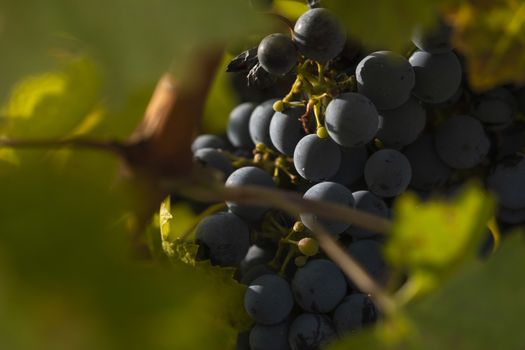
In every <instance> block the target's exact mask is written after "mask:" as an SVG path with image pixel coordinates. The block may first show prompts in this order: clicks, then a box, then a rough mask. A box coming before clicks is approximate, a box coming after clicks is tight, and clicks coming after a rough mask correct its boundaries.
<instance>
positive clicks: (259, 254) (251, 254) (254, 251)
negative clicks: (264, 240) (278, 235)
mask: <svg viewBox="0 0 525 350" xmlns="http://www.w3.org/2000/svg"><path fill="white" fill-rule="evenodd" d="M274 255H275V247H274V246H271V245H269V244H266V245H265V244H261V243H256V244H252V245H251V246H250V248H248V251H247V252H246V256H244V258H243V259H242V261H241V273H245V272H246V271H248V270H249V269H251V268H252V267H254V266H256V265H260V264H265V263H267V262H268V261H270V260H272V258H273V257H274Z"/></svg>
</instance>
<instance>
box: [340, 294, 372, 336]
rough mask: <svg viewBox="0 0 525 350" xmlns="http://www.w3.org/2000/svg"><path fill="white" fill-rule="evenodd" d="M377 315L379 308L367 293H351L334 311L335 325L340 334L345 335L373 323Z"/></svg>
mask: <svg viewBox="0 0 525 350" xmlns="http://www.w3.org/2000/svg"><path fill="white" fill-rule="evenodd" d="M377 316H378V312H377V309H376V307H375V305H374V303H373V302H372V300H370V298H369V297H368V296H367V295H366V294H362V293H354V294H350V295H349V296H347V297H346V298H344V299H343V302H342V303H341V304H339V306H338V307H337V308H336V309H335V311H334V317H333V321H334V327H335V329H336V331H337V333H338V334H339V336H344V335H346V334H347V333H349V332H355V331H358V330H360V329H361V328H363V327H366V326H368V325H370V324H373V323H374V322H375V321H376V320H377Z"/></svg>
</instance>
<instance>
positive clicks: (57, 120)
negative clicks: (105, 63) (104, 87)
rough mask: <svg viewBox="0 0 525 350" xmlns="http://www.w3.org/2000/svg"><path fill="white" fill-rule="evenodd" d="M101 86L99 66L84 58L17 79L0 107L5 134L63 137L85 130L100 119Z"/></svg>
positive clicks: (32, 136)
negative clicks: (60, 67) (57, 68)
mask: <svg viewBox="0 0 525 350" xmlns="http://www.w3.org/2000/svg"><path fill="white" fill-rule="evenodd" d="M100 85H101V77H100V73H99V71H98V68H97V67H96V65H95V63H94V62H93V61H92V60H90V59H89V58H86V57H81V58H75V59H71V60H66V61H64V62H63V68H62V69H61V70H57V71H54V72H48V73H43V74H38V75H34V76H29V77H26V78H24V79H22V80H20V81H19V82H18V83H17V84H16V85H15V87H14V88H13V90H12V92H11V95H10V97H9V99H8V101H7V103H6V104H5V105H4V106H3V107H2V108H1V110H0V116H1V118H3V120H4V125H3V127H4V129H5V133H6V134H7V137H10V138H46V137H50V138H62V137H65V136H68V135H80V134H83V133H85V132H86V131H87V130H89V129H91V128H93V127H94V125H93V123H95V124H96V123H97V122H98V121H99V120H100V118H99V116H97V113H98V110H100V107H99V106H98V103H99V99H100V95H99V93H100ZM97 107H98V108H97ZM95 117H97V118H95ZM82 122H83V124H82Z"/></svg>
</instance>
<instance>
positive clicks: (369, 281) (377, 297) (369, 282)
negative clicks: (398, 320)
mask: <svg viewBox="0 0 525 350" xmlns="http://www.w3.org/2000/svg"><path fill="white" fill-rule="evenodd" d="M311 231H312V232H313V233H314V234H315V236H316V238H317V240H318V241H319V246H320V247H321V249H322V250H323V251H324V252H325V253H326V254H327V255H328V256H329V257H330V259H331V260H332V261H333V262H334V263H335V264H336V265H338V266H339V267H340V268H341V270H342V271H343V273H344V274H345V275H346V276H348V278H350V279H351V280H352V281H353V282H354V283H355V284H356V285H357V287H358V288H359V289H360V290H361V291H362V292H364V293H366V294H369V295H370V298H372V300H374V302H375V304H376V305H377V306H378V307H379V308H380V309H381V311H383V313H384V314H390V315H391V314H393V313H395V312H396V310H397V304H396V302H395V301H394V299H393V298H392V297H391V296H390V295H389V294H388V293H387V291H386V290H385V289H384V288H383V287H382V286H381V285H380V284H378V283H377V282H376V281H374V279H373V278H372V277H370V275H369V274H368V273H367V272H366V271H365V270H364V269H363V268H362V267H361V265H359V263H358V262H357V261H356V260H355V259H354V258H353V257H352V256H351V255H350V254H348V252H347V251H346V250H345V249H344V248H343V247H341V245H340V244H339V243H337V241H336V240H335V238H334V237H333V235H330V234H329V233H328V232H327V231H326V230H325V229H324V228H323V227H322V226H321V225H319V224H317V223H315V222H314V223H313V227H311Z"/></svg>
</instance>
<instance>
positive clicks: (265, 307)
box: [244, 275, 294, 325]
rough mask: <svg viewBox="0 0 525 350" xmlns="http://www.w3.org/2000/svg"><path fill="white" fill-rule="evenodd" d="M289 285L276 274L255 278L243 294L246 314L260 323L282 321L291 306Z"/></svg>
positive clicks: (290, 309)
mask: <svg viewBox="0 0 525 350" xmlns="http://www.w3.org/2000/svg"><path fill="white" fill-rule="evenodd" d="M293 303H294V301H293V296H292V291H291V289H290V285H289V284H288V282H286V280H285V279H283V278H282V277H279V276H277V275H262V276H261V277H259V278H257V279H255V280H254V281H253V282H252V283H251V284H250V285H249V286H248V288H247V289H246V292H245V294H244V308H245V310H246V312H247V313H248V315H249V316H250V317H251V318H252V319H253V320H254V321H255V322H257V323H260V324H262V325H274V324H278V323H281V322H282V321H284V319H285V318H286V317H288V315H289V314H290V311H292V307H293Z"/></svg>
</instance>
